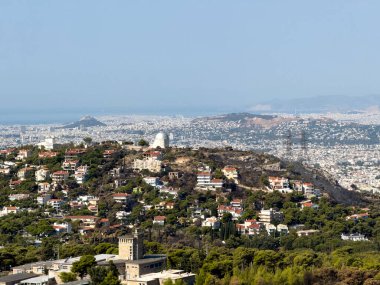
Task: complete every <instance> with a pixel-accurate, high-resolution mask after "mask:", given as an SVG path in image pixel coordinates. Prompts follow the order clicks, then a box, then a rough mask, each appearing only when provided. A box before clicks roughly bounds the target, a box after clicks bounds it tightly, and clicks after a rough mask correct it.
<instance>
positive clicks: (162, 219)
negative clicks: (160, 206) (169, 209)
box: [154, 216, 166, 221]
mask: <svg viewBox="0 0 380 285" xmlns="http://www.w3.org/2000/svg"><path fill="white" fill-rule="evenodd" d="M154 220H155V221H165V220H166V217H165V216H155V217H154Z"/></svg>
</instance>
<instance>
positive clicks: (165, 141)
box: [152, 132, 169, 148]
mask: <svg viewBox="0 0 380 285" xmlns="http://www.w3.org/2000/svg"><path fill="white" fill-rule="evenodd" d="M168 146H169V136H168V135H167V134H166V133H164V132H159V133H158V134H157V135H156V138H155V139H154V142H153V145H152V147H153V148H157V147H160V148H167V147H168Z"/></svg>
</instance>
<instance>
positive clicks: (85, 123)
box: [62, 116, 106, 129]
mask: <svg viewBox="0 0 380 285" xmlns="http://www.w3.org/2000/svg"><path fill="white" fill-rule="evenodd" d="M95 126H106V124H104V123H102V122H100V121H98V120H97V119H95V118H94V117H91V116H85V117H83V118H81V119H80V120H79V121H76V122H73V123H71V124H68V125H65V126H63V127H62V128H63V129H74V128H80V127H85V128H90V127H95Z"/></svg>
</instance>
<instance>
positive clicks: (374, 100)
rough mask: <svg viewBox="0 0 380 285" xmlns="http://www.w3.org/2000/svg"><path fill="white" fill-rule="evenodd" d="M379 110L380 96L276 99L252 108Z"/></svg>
mask: <svg viewBox="0 0 380 285" xmlns="http://www.w3.org/2000/svg"><path fill="white" fill-rule="evenodd" d="M379 110H380V95H369V96H360V97H359V96H358V97H353V96H343V95H342V96H316V97H308V98H296V99H276V100H270V101H266V102H262V103H260V104H256V105H254V106H252V107H251V108H250V109H249V111H251V112H255V113H327V112H340V113H347V112H362V111H377V112H379Z"/></svg>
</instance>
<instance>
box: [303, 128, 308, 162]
mask: <svg viewBox="0 0 380 285" xmlns="http://www.w3.org/2000/svg"><path fill="white" fill-rule="evenodd" d="M307 143H308V139H307V133H306V131H305V130H302V132H301V152H302V154H301V156H302V159H303V160H308V145H307Z"/></svg>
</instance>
